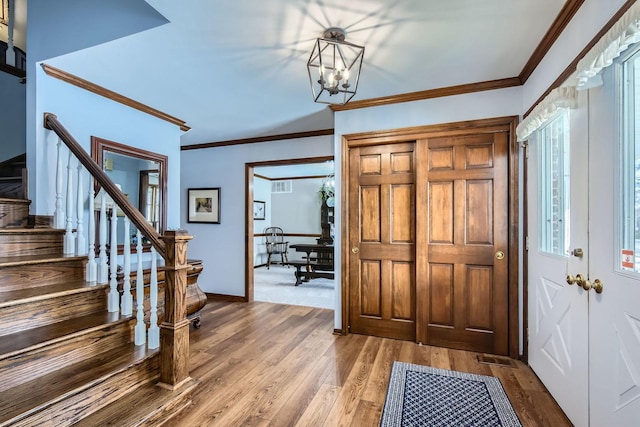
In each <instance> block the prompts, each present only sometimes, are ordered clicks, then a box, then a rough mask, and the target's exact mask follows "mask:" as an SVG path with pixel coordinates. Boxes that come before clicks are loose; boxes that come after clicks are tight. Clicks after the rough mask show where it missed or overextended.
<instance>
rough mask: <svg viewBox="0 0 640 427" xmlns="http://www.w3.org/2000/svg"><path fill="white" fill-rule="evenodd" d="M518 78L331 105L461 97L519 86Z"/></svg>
mask: <svg viewBox="0 0 640 427" xmlns="http://www.w3.org/2000/svg"><path fill="white" fill-rule="evenodd" d="M520 85H521V83H520V79H519V78H518V77H509V78H506V79H498V80H489V81H485V82H477V83H467V84H463V85H458V86H448V87H443V88H437V89H427V90H421V91H418V92H409V93H401V94H397V95H390V96H383V97H380V98H370V99H363V100H360V101H351V102H349V103H347V104H344V105H331V106H329V108H331V110H333V111H346V110H356V109H359V108H369V107H380V106H382V105H390V104H398V103H402V102H412V101H420V100H423V99H432V98H442V97H445V96H453V95H463V94H465V93H473V92H482V91H486V90H495V89H504V88H508V87H514V86H520Z"/></svg>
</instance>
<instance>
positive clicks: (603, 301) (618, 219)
mask: <svg viewBox="0 0 640 427" xmlns="http://www.w3.org/2000/svg"><path fill="white" fill-rule="evenodd" d="M624 59H625V60H624V61H623V62H622V64H618V65H617V66H615V67H612V69H610V70H608V71H607V73H605V85H604V86H603V87H600V88H598V89H593V90H591V91H590V94H589V97H590V100H589V104H590V116H591V117H592V118H593V119H592V120H591V123H590V125H589V139H590V141H591V142H590V148H589V171H590V174H589V175H590V180H589V196H590V197H589V215H590V222H591V227H590V229H589V248H590V250H589V254H590V258H589V260H590V261H589V263H590V265H589V267H590V268H589V270H590V271H589V273H590V274H589V276H590V277H589V278H590V281H591V282H592V283H593V282H595V281H596V280H598V281H599V282H600V283H601V285H602V293H600V294H598V293H596V292H595V290H591V291H589V395H590V400H589V401H590V404H589V406H590V425H591V426H592V427H595V426H598V427H599V426H640V253H639V252H640V53H637V52H636V53H635V54H634V53H633V52H632V53H630V54H628V55H627V57H626V58H624ZM616 82H617V83H618V84H616ZM618 87H619V88H620V89H619V90H620V92H618V93H616V90H617V89H616V88H618ZM611 105H620V108H619V109H616V108H610V107H607V106H611ZM616 111H618V114H616V113H615V112H616ZM596 118H597V119H596ZM623 251H624V253H625V254H628V255H626V256H623Z"/></svg>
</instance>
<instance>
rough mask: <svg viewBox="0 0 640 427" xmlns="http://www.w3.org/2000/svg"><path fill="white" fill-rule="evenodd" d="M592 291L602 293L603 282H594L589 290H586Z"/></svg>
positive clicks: (590, 284) (597, 280) (598, 280)
mask: <svg viewBox="0 0 640 427" xmlns="http://www.w3.org/2000/svg"><path fill="white" fill-rule="evenodd" d="M591 289H593V290H594V291H596V293H597V294H601V293H602V282H601V281H600V279H596V280H594V281H593V283H589V288H585V290H587V291H588V290H591Z"/></svg>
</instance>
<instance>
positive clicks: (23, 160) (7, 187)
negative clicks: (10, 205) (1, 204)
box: [0, 154, 27, 199]
mask: <svg viewBox="0 0 640 427" xmlns="http://www.w3.org/2000/svg"><path fill="white" fill-rule="evenodd" d="M26 167H27V156H26V154H21V155H19V156H16V157H13V158H11V159H8V160H5V161H3V162H2V163H0V197H7V198H12V199H26V198H27V169H26Z"/></svg>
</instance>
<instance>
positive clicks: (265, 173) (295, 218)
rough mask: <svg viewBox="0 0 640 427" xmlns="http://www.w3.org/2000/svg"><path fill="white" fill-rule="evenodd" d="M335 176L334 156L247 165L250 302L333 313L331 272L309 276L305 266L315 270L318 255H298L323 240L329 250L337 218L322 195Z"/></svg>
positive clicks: (333, 299)
mask: <svg viewBox="0 0 640 427" xmlns="http://www.w3.org/2000/svg"><path fill="white" fill-rule="evenodd" d="M333 173H334V165H333V157H332V156H325V157H312V158H303V159H285V160H277V161H265V162H254V163H247V164H246V165H245V182H246V189H245V195H246V197H245V206H246V209H245V224H246V225H245V230H246V233H245V254H246V256H245V298H246V300H247V301H254V300H256V301H267V302H274V303H280V304H291V305H302V306H310V307H319V308H328V309H334V307H335V285H334V278H333V277H332V276H333V274H332V273H333V272H332V271H323V272H322V273H320V272H319V273H317V274H309V273H308V272H307V268H308V266H307V263H309V264H313V265H315V264H316V263H317V262H318V259H317V258H318V257H317V254H315V253H313V254H307V253H305V252H302V251H300V250H299V249H300V245H305V244H306V245H309V244H319V243H320V241H322V244H323V245H324V246H326V245H329V246H330V243H331V242H329V241H328V239H330V237H331V235H330V233H331V230H332V229H333V227H332V226H331V225H330V223H329V222H328V221H329V220H330V219H331V220H332V218H333V215H331V216H329V215H328V213H327V212H328V208H327V207H326V206H327V198H328V195H327V194H326V192H324V191H323V190H326V189H327V188H328V187H329V186H331V185H333V182H332V177H333ZM331 202H332V201H331ZM331 202H329V204H332V203H331ZM323 209H324V210H323ZM332 209H333V207H331V210H332ZM323 221H324V222H327V224H324V223H323ZM280 233H281V236H280ZM274 234H275V235H274ZM325 234H326V236H325ZM323 238H325V239H324V240H323ZM274 239H275V240H274ZM274 241H275V243H274ZM311 269H313V267H312V268H311ZM331 270H333V269H331ZM314 271H315V270H314ZM312 273H313V272H312Z"/></svg>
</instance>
